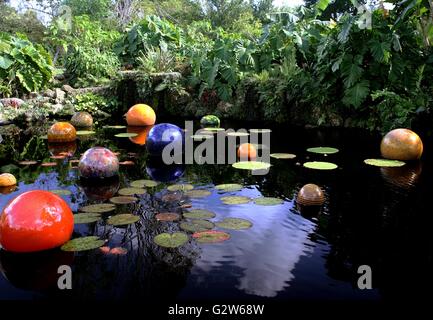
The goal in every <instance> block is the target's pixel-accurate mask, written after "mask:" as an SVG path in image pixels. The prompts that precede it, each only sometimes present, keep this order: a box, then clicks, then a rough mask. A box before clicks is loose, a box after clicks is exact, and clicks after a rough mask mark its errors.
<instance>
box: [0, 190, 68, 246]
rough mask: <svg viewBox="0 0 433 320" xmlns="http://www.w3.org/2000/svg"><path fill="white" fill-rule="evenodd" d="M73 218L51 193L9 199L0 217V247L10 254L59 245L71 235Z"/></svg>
mask: <svg viewBox="0 0 433 320" xmlns="http://www.w3.org/2000/svg"><path fill="white" fill-rule="evenodd" d="M73 229H74V216H73V214H72V211H71V209H70V208H69V206H68V204H67V203H66V202H65V201H64V200H63V199H62V198H60V197H59V196H57V195H55V194H54V193H51V192H48V191H42V190H33V191H28V192H25V193H22V194H20V195H19V196H17V197H15V198H14V199H12V200H11V201H10V202H9V203H8V204H7V205H6V207H5V208H4V210H3V212H2V214H1V216H0V244H1V245H2V247H3V248H4V249H5V250H7V251H11V252H36V251H42V250H48V249H53V248H56V247H59V246H61V245H63V244H64V243H65V242H67V241H68V240H69V239H70V238H71V235H72V231H73Z"/></svg>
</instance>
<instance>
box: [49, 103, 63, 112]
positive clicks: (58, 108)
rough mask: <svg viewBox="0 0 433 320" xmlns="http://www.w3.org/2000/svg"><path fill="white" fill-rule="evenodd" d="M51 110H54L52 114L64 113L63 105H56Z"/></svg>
mask: <svg viewBox="0 0 433 320" xmlns="http://www.w3.org/2000/svg"><path fill="white" fill-rule="evenodd" d="M51 108H52V109H51V112H52V113H53V114H57V113H61V112H62V111H63V104H60V103H58V104H54V105H52V107H51Z"/></svg>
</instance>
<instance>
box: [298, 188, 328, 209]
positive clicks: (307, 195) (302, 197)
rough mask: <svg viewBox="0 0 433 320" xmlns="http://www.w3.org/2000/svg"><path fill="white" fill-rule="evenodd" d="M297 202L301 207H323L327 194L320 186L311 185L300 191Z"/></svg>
mask: <svg viewBox="0 0 433 320" xmlns="http://www.w3.org/2000/svg"><path fill="white" fill-rule="evenodd" d="M296 202H297V203H298V204H299V205H301V206H322V205H323V204H324V203H325V194H324V192H323V190H322V189H321V188H320V187H319V186H318V185H315V184H312V183H309V184H306V185H305V186H303V187H302V188H301V190H299V192H298V196H297V197H296Z"/></svg>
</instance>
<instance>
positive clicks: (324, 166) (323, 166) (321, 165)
mask: <svg viewBox="0 0 433 320" xmlns="http://www.w3.org/2000/svg"><path fill="white" fill-rule="evenodd" d="M304 167H305V168H308V169H316V170H334V169H337V168H338V166H337V165H336V164H335V163H332V162H322V161H312V162H305V163H304Z"/></svg>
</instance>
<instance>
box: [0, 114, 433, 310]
mask: <svg viewBox="0 0 433 320" xmlns="http://www.w3.org/2000/svg"><path fill="white" fill-rule="evenodd" d="M170 121H171V122H177V124H179V125H182V126H183V122H181V121H179V120H176V121H173V119H171V120H170ZM160 122H161V121H160ZM112 124H113V125H114V124H117V123H112ZM105 125H106V124H105ZM223 126H224V127H225V128H234V129H238V128H246V129H248V128H258V127H259V128H260V127H263V124H261V126H260V124H257V123H228V122H223ZM268 128H271V129H272V133H271V146H270V148H271V151H272V152H289V153H293V154H296V155H297V157H296V158H295V159H271V164H272V167H271V168H270V170H269V173H268V174H266V175H252V174H251V173H250V172H249V171H244V170H236V169H234V168H233V167H232V166H231V165H229V164H227V165H210V164H209V165H208V164H205V165H198V164H194V165H185V166H182V165H173V166H160V165H158V164H155V163H153V162H152V161H151V160H149V159H148V157H147V155H146V150H145V147H144V146H141V145H138V144H135V143H133V142H132V141H131V139H129V138H117V137H115V134H117V133H120V132H126V129H114V128H107V127H104V126H103V125H102V124H99V125H98V126H97V128H96V129H95V128H94V129H93V130H95V132H96V133H95V134H92V135H88V136H81V137H79V140H78V141H77V143H76V144H69V145H67V146H64V147H60V148H59V147H57V149H56V148H55V147H53V146H48V144H47V142H46V140H44V139H43V138H42V137H38V136H35V135H33V134H31V133H29V134H27V135H22V136H21V137H20V142H19V144H20V148H21V149H20V150H19V152H22V151H23V149H24V146H25V145H26V143H27V142H28V141H29V140H30V139H32V138H33V140H34V143H32V145H33V146H30V147H29V145H27V147H28V149H32V150H33V151H32V152H33V153H32V154H33V155H35V156H36V157H37V159H26V160H39V161H43V162H56V165H53V166H46V167H44V166H40V165H39V164H37V165H19V164H17V163H14V165H16V166H17V168H15V171H14V173H15V175H16V176H17V178H18V179H19V181H20V182H19V185H18V188H17V189H16V190H15V191H13V192H12V193H9V194H3V195H0V208H4V206H5V205H6V203H7V202H8V201H9V200H11V199H12V198H14V197H15V196H17V195H18V194H20V193H22V192H24V191H28V190H34V189H42V190H67V191H66V192H65V191H64V195H62V197H63V198H64V199H65V200H66V201H67V202H68V203H69V205H70V207H71V208H72V210H73V212H74V213H75V214H76V213H78V212H79V211H80V208H82V207H84V206H86V205H90V204H95V203H108V202H109V199H110V198H111V197H113V196H116V195H117V194H118V191H119V190H120V189H122V188H127V187H130V186H131V182H133V181H136V180H141V179H152V178H155V176H157V177H159V178H161V180H162V179H163V178H164V179H166V180H171V181H169V182H161V183H159V184H158V185H157V186H152V187H146V192H145V193H144V194H142V195H137V196H136V197H137V198H138V201H136V202H134V203H131V204H123V205H116V209H115V211H112V212H109V213H103V214H102V216H101V219H99V221H97V222H94V223H87V224H76V225H75V229H74V234H73V238H78V237H83V236H93V235H94V236H98V237H99V238H101V239H104V240H106V243H105V244H104V246H103V248H102V249H101V248H99V249H94V250H89V251H83V252H76V253H71V252H63V251H61V250H60V249H59V250H51V251H48V252H42V253H38V254H11V253H7V252H4V251H2V252H1V253H0V262H1V271H2V275H0V299H47V298H58V297H72V298H77V299H94V298H97V299H105V298H110V299H130V298H134V299H137V298H146V299H148V301H149V300H155V301H157V300H163V301H174V300H176V301H184V302H185V301H192V300H193V301H212V300H216V299H221V300H249V301H286V300H342V299H343V300H363V301H380V300H390V299H394V298H397V297H402V296H403V297H404V296H408V295H410V296H411V297H414V295H417V293H418V292H421V291H418V289H419V288H421V287H427V288H428V287H429V285H431V284H432V273H431V270H432V269H431V268H432V261H433V259H432V253H433V242H432V237H431V235H430V230H431V223H432V215H431V214H430V212H429V210H428V208H429V207H430V203H431V202H430V200H431V199H432V198H433V188H431V183H430V182H431V181H432V177H433V172H432V166H431V160H432V154H431V152H430V150H432V149H431V141H429V139H426V141H424V144H425V154H424V156H423V158H422V161H421V162H419V163H414V164H408V165H406V166H404V167H402V168H392V169H390V168H386V169H384V168H378V167H372V166H368V165H366V164H364V162H363V160H364V159H367V158H377V157H380V154H379V148H378V146H379V143H380V138H381V137H380V135H377V134H371V133H369V132H365V131H361V130H355V129H330V128H327V129H304V128H287V127H285V126H273V127H268ZM36 140H37V141H36ZM132 140H133V139H132ZM2 143H8V141H7V140H5V141H3V142H2ZM96 145H99V146H105V147H108V148H110V149H111V150H113V151H115V152H119V158H120V160H121V161H122V162H123V165H121V168H120V176H119V178H118V179H110V180H107V181H105V182H104V183H99V184H93V185H92V184H87V183H84V182H82V181H81V180H80V178H79V175H78V170H77V168H76V162H75V161H73V160H77V159H79V157H80V154H82V153H83V152H84V151H86V150H87V149H88V148H90V147H92V146H96ZM34 146H37V148H39V150H36V151H35V150H34V149H35V148H36V147H34ZM317 146H330V147H335V148H338V149H339V150H340V152H338V153H336V154H329V155H327V156H324V155H320V154H313V153H309V152H307V151H306V149H307V148H310V147H317ZM29 152H30V151H29ZM62 152H66V153H62ZM59 153H62V154H67V157H66V158H64V159H52V158H50V156H52V155H53V154H59ZM23 157H25V155H23ZM10 158H11V159H12V158H13V155H12V154H11V155H10ZM71 160H72V161H71ZM314 160H318V161H320V160H322V161H330V162H333V163H336V164H338V166H339V168H338V169H336V170H329V171H319V170H312V169H307V168H304V167H303V166H302V164H303V163H304V162H306V161H314ZM9 164H10V163H0V166H4V165H9ZM180 183H184V184H191V185H193V186H194V189H193V190H195V189H199V190H200V189H203V190H208V191H209V194H204V195H203V197H189V196H188V195H187V194H188V193H187V192H186V193H185V192H183V191H169V190H167V187H168V186H170V185H172V184H180ZM227 183H236V184H241V185H242V189H241V190H237V191H236V190H235V191H229V192H224V191H221V190H217V189H216V188H215V186H216V185H219V184H227ZM306 183H315V184H318V185H320V186H321V187H322V188H323V190H324V191H325V193H326V202H325V205H324V206H323V208H322V210H321V211H320V212H300V211H299V210H298V208H297V206H296V204H295V198H296V195H297V192H298V191H299V189H300V188H301V187H302V186H303V185H304V184H306ZM192 195H193V196H194V194H192ZM231 195H236V196H246V197H249V198H253V199H254V198H258V197H261V196H266V197H277V198H280V199H283V202H282V203H281V204H275V205H270V206H263V205H258V204H255V203H254V202H253V201H250V202H249V203H246V204H235V205H228V204H224V203H223V202H222V201H221V197H223V196H231ZM190 205H191V207H190ZM193 209H205V210H209V211H211V212H213V213H214V214H215V217H213V218H211V217H208V218H209V220H210V221H211V222H212V223H213V224H215V223H217V224H218V222H220V221H221V220H223V219H225V218H241V219H245V220H248V221H249V222H250V223H251V224H252V226H250V225H248V226H247V228H246V229H242V230H231V229H230V230H228V229H226V228H224V227H222V225H219V226H218V225H211V227H210V228H213V229H214V230H221V231H224V232H226V233H228V234H229V235H230V239H228V240H226V241H223V242H219V243H212V244H202V243H199V242H198V241H197V240H196V239H194V238H192V237H191V234H192V233H191V232H189V231H184V230H183V229H182V228H181V224H182V223H184V222H185V221H186V220H185V219H184V220H180V221H172V222H170V221H158V220H157V219H156V218H155V215H156V214H158V213H165V212H171V213H177V214H182V213H183V214H185V213H186V212H188V211H191V210H193ZM123 213H132V214H134V215H137V216H138V217H139V221H138V222H135V223H132V224H129V225H126V226H113V225H110V224H108V223H107V219H108V218H109V217H110V216H114V215H115V214H123ZM189 221H191V220H189ZM247 224H248V223H247ZM183 228H184V227H183ZM177 231H180V232H186V233H187V234H188V241H187V242H186V243H185V244H184V245H182V246H180V247H178V248H164V247H161V246H158V245H157V244H155V242H154V237H155V236H156V235H158V234H161V233H163V232H168V233H172V232H177ZM110 248H111V249H110ZM113 248H116V250H114V251H113V250H112V249H113ZM110 250H111V251H110ZM64 264H66V265H70V266H71V267H72V270H73V280H72V288H73V289H72V290H63V291H60V290H59V289H58V288H57V279H58V277H59V275H58V274H57V268H58V266H59V265H64ZM361 265H368V266H370V267H371V270H372V276H373V278H372V283H373V289H371V290H360V289H359V288H358V286H357V282H358V278H359V277H360V274H358V267H359V266H361ZM420 294H421V293H420Z"/></svg>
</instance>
